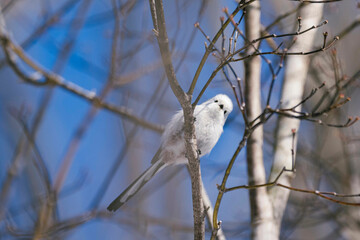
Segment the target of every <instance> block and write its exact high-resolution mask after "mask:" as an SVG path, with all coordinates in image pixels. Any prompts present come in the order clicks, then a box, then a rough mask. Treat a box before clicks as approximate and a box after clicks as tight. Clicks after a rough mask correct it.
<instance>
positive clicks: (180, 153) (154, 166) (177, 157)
mask: <svg viewBox="0 0 360 240" xmlns="http://www.w3.org/2000/svg"><path fill="white" fill-rule="evenodd" d="M232 110H233V104H232V101H231V100H230V98H229V97H228V96H227V95H225V94H218V95H216V96H215V97H213V98H211V99H209V100H207V101H205V102H203V103H202V104H200V105H196V106H195V109H194V120H195V122H194V125H195V135H196V140H197V148H198V153H199V157H202V156H204V155H206V154H209V153H210V152H211V150H212V149H213V147H214V146H215V144H216V143H217V141H218V140H219V138H220V136H221V134H222V132H223V127H224V124H225V122H226V119H227V117H228V116H229V114H230V113H231V112H232ZM178 164H188V160H187V158H186V157H185V140H184V114H183V110H180V111H178V112H177V113H176V114H174V116H173V117H172V118H171V120H170V121H169V123H168V124H167V125H166V127H165V130H164V132H163V134H162V137H161V145H160V148H159V150H158V151H157V152H156V154H155V155H154V157H153V159H152V160H151V166H150V167H149V168H148V169H146V170H145V171H144V172H143V173H142V174H141V175H140V176H139V177H138V178H136V179H135V180H134V181H133V182H132V183H131V184H130V185H129V186H128V187H127V188H126V189H125V190H124V191H123V192H122V193H121V194H120V195H119V196H118V197H117V198H116V199H115V200H113V201H112V202H111V203H110V205H109V206H108V207H107V210H108V211H112V212H115V211H116V210H118V209H119V208H120V207H121V206H122V205H123V204H124V203H126V202H127V201H128V200H129V199H130V198H132V197H133V196H134V195H135V194H136V193H137V192H138V191H139V190H140V189H141V188H142V187H143V186H144V185H145V184H146V183H147V182H148V181H149V180H150V179H151V178H152V177H153V176H155V175H156V174H157V173H159V172H160V171H161V170H163V169H164V168H165V167H168V166H171V165H178Z"/></svg>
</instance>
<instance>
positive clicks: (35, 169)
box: [0, 0, 360, 239]
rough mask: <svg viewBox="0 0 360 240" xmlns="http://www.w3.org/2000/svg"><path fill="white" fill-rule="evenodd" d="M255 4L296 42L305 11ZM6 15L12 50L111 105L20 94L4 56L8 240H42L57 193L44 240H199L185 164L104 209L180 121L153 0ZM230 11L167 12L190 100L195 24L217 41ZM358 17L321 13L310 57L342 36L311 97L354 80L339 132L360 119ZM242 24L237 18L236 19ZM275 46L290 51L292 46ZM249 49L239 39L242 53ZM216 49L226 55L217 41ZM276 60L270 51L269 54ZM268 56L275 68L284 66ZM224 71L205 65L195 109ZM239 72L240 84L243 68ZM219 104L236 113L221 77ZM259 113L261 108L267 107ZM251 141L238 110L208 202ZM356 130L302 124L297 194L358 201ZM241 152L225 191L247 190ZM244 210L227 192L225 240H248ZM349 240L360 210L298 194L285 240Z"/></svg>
mask: <svg viewBox="0 0 360 240" xmlns="http://www.w3.org/2000/svg"><path fill="white" fill-rule="evenodd" d="M260 2H261V10H262V24H263V26H264V27H266V26H268V25H269V24H271V23H273V22H274V21H275V20H276V19H277V18H278V17H279V16H282V15H283V14H286V13H289V12H291V11H292V14H289V16H288V17H285V18H282V19H281V21H278V22H276V25H275V26H274V27H273V28H271V29H270V30H269V32H270V33H276V34H281V33H288V32H293V31H295V30H296V28H297V25H296V24H297V11H296V9H297V8H299V4H300V3H299V2H297V1H289V0H268V1H260ZM0 6H1V8H2V12H3V16H4V19H5V22H6V28H7V30H8V33H9V34H10V36H11V39H12V40H13V41H14V42H15V43H17V44H18V45H20V46H21V47H22V48H23V49H24V51H25V52H26V54H27V55H28V56H30V57H31V60H32V61H34V62H36V63H37V64H39V65H41V66H43V68H45V69H47V70H48V71H51V72H54V73H56V74H58V75H60V76H62V78H63V81H66V82H69V83H73V84H75V85H76V86H78V89H80V90H79V92H85V93H86V94H90V95H91V94H96V95H97V96H100V97H101V99H103V102H106V103H108V104H110V105H111V106H112V107H113V108H109V107H104V106H98V107H97V106H96V104H94V103H93V102H91V101H89V99H86V98H85V97H84V96H79V94H77V93H74V92H70V91H68V90H66V89H65V88H63V87H59V86H54V85H51V84H44V85H39V86H37V85H35V84H32V83H29V82H25V81H23V80H22V79H21V78H19V77H18V75H17V74H16V73H14V71H13V69H12V68H10V67H9V65H8V64H7V62H6V60H5V56H4V53H3V51H2V52H1V55H0V67H1V68H0V153H1V155H0V156H1V161H0V186H1V189H0V192H1V193H0V196H1V198H0V200H1V203H2V205H1V206H0V208H1V211H0V213H1V214H0V238H1V239H23V238H24V239H26V238H33V237H34V232H36V229H38V228H39V222H40V221H39V219H41V218H42V217H43V216H42V215H41V213H42V211H41V209H42V208H43V207H45V206H46V203H47V200H48V199H49V198H51V197H52V195H51V191H52V190H51V189H53V188H56V189H57V190H58V196H57V201H56V204H57V205H56V207H55V208H54V212H52V213H51V215H52V217H51V218H50V219H51V221H50V222H49V226H50V228H49V230H48V232H47V234H48V235H47V237H48V238H49V239H101V238H102V239H190V238H192V231H193V230H192V227H193V224H192V223H193V217H192V202H191V201H192V200H191V183H190V178H189V174H188V172H187V170H186V168H185V167H183V166H178V167H174V168H169V169H166V170H164V171H163V172H161V173H160V174H159V175H158V176H156V177H155V178H154V180H152V181H151V182H149V184H148V185H147V186H146V187H144V188H143V189H142V190H141V191H140V192H139V193H138V194H137V196H135V197H134V198H133V199H131V200H130V201H129V202H128V203H127V204H126V205H124V206H123V207H122V208H121V209H120V210H119V211H118V212H116V213H115V214H112V213H108V212H107V211H106V207H107V205H108V204H109V203H110V202H111V201H112V200H113V199H114V198H115V197H116V196H117V195H118V194H119V193H120V192H121V191H122V190H123V189H125V188H126V187H127V186H128V184H130V183H131V182H132V181H133V180H134V179H135V178H136V177H137V176H138V175H139V174H140V173H142V171H143V170H145V169H146V168H147V167H148V166H149V165H150V161H151V159H152V157H153V155H154V154H155V152H156V151H157V149H158V147H159V144H160V137H161V129H162V128H163V126H164V125H165V124H166V123H167V122H168V120H169V119H170V118H171V116H172V115H173V114H174V113H175V112H176V111H177V110H179V109H180V105H179V103H178V102H177V100H176V98H175V96H174V94H173V93H172V91H171V89H170V87H169V84H168V82H167V78H166V75H165V73H164V70H163V67H162V62H161V57H160V54H159V49H158V45H157V41H156V37H155V35H154V32H153V31H152V29H153V25H152V19H151V14H150V10H149V3H148V1H137V0H124V1H123V0H121V1H117V0H113V1H111V0H56V1H55V0H33V1H25V0H1V1H0ZM223 7H228V8H229V12H232V11H233V9H234V8H235V7H236V2H234V1H215V0H214V1H205V0H204V1H178V0H176V1H164V8H165V17H166V21H167V22H166V24H167V30H168V35H169V41H170V47H171V51H172V53H173V63H174V66H175V68H176V71H177V72H176V74H177V78H178V80H179V82H180V84H181V86H182V87H183V88H184V89H185V90H187V89H188V88H189V86H190V83H191V81H192V78H193V76H194V73H195V71H196V68H197V66H198V64H199V62H200V60H201V58H202V56H203V54H204V52H205V45H204V42H206V39H205V37H204V36H203V35H202V34H201V32H200V31H199V30H198V29H196V28H195V27H194V23H196V22H199V23H200V27H201V28H202V29H203V30H204V31H205V33H206V34H207V35H208V36H210V38H212V36H214V34H215V33H216V32H217V31H218V29H219V28H220V26H221V22H220V17H222V16H225V14H224V12H223V11H222V9H223ZM358 14H359V9H358V1H356V0H348V1H340V2H333V3H328V4H325V5H324V16H323V20H325V19H326V20H328V21H329V23H328V24H327V25H325V26H324V27H322V28H320V29H319V30H318V33H317V37H316V40H315V42H317V44H315V46H314V48H316V47H319V46H322V41H323V40H322V39H323V36H322V32H324V31H328V32H329V38H333V37H334V36H336V35H338V34H340V33H343V36H342V37H341V39H340V41H338V42H337V44H336V46H335V48H332V49H330V50H328V51H325V52H321V53H318V54H315V55H312V56H311V61H310V62H309V65H310V69H309V73H308V82H307V87H306V89H305V95H307V94H308V93H309V92H310V91H311V89H312V88H313V87H314V86H318V85H320V83H322V82H324V81H326V82H328V83H329V86H331V85H333V84H334V82H336V80H337V79H343V78H344V79H348V78H351V77H353V76H355V79H354V81H352V82H351V84H349V86H347V88H346V89H345V88H344V89H342V90H341V93H343V94H344V95H346V97H351V98H352V101H351V102H350V103H348V104H346V105H345V106H343V107H342V108H340V109H336V110H335V111H333V112H331V113H330V114H329V116H328V117H327V121H329V122H339V123H344V122H346V119H347V117H348V116H357V115H360V113H359V108H358V106H357V103H359V101H360V99H359V97H358V91H359V90H358V87H359V85H358V83H359V82H358V74H357V72H358V71H359V70H360V65H359V61H358V58H359V56H360V54H359V51H360V47H359V44H360V42H359V41H358V39H359V37H360V36H359V33H360V32H359V29H358V28H357V25H358V23H359V20H358ZM239 18H240V15H238V16H236V20H238V19H239ZM317 24H318V23H314V25H317ZM240 28H241V29H243V25H242V24H241V25H240ZM232 31H233V28H231V27H229V28H228V29H227V30H226V31H225V35H226V36H230V35H231V33H232ZM227 39H228V37H227ZM275 41H276V42H277V43H278V44H279V43H280V42H282V41H284V42H285V43H286V42H290V41H291V38H284V39H275ZM242 43H243V41H242V40H240V39H239V41H238V43H237V44H238V46H241V45H242ZM217 46H218V47H219V48H220V46H221V40H219V42H218V45H217ZM226 46H227V41H226ZM270 49H271V47H270V46H269V45H268V43H266V42H265V41H264V44H263V45H262V50H263V51H269V50H270ZM267 58H268V59H269V60H271V61H272V63H273V64H274V66H276V67H277V66H278V64H279V62H280V58H281V57H280V56H275V55H270V56H267ZM18 60H19V59H18V58H16V57H15V61H16V62H17V63H18V66H19V67H20V68H21V69H22V70H23V71H24V72H26V73H28V74H29V75H31V76H36V73H34V69H32V68H30V67H29V66H26V65H25V64H23V63H21V61H18ZM218 64H219V59H218V58H216V57H210V58H209V60H208V61H207V63H206V65H205V67H204V69H203V71H202V73H201V75H200V78H199V81H198V83H197V87H196V88H195V92H194V97H196V96H198V94H199V92H200V90H201V89H202V87H203V86H204V84H205V82H206V81H207V80H208V78H209V76H210V75H211V73H212V71H213V70H214V69H215V68H216V67H217V66H218ZM233 67H234V69H236V72H237V74H238V75H239V76H240V77H242V76H243V64H242V62H238V63H236V64H233ZM285 68H286V66H285ZM334 69H336V72H337V75H336V74H334ZM261 71H262V72H261V76H262V83H263V85H262V89H263V93H264V99H265V97H266V93H267V92H268V88H269V85H270V80H271V74H270V72H269V68H268V66H267V65H266V63H265V62H263V65H262V69H261ZM356 74H357V75H356ZM282 77H283V71H281V72H280V73H279V75H278V77H277V79H276V82H275V86H274V90H273V98H272V101H271V105H272V106H273V107H276V105H277V104H278V102H279V99H280V95H279V94H280V90H281V84H282ZM232 80H233V81H234V83H236V81H235V79H232ZM218 93H225V94H228V95H229V96H230V97H231V98H232V100H233V103H234V106H235V105H236V104H235V103H236V99H235V97H234V95H233V92H232V89H231V87H230V85H229V84H228V82H227V81H226V80H225V78H224V76H223V75H222V74H221V73H219V74H218V75H217V76H216V77H215V79H214V81H213V82H212V83H211V84H210V87H209V88H208V89H207V90H206V92H205V94H204V95H203V97H202V98H201V100H200V102H203V101H205V100H207V99H209V98H211V97H213V96H214V95H216V94H218ZM320 96H321V95H320ZM263 103H264V107H265V100H263ZM312 104H315V101H314V102H313V101H312V99H311V100H310V101H308V102H306V104H305V106H304V107H305V109H307V107H308V108H309V109H310V108H312V107H313V105H312ZM114 108H115V109H120V110H124V109H126V111H128V112H129V113H130V115H132V116H136V119H140V120H135V121H134V118H131V117H130V118H129V117H125V116H124V114H120V113H119V111H117V110H114ZM120 112H121V111H120ZM276 119H277V118H276V116H274V117H273V118H271V119H270V120H269V121H268V122H267V123H266V124H265V125H264V134H265V145H264V162H265V166H266V171H267V173H269V171H270V169H271V164H272V159H273V144H274V131H275V127H276ZM147 123H148V124H147ZM243 131H244V123H243V120H242V117H241V114H240V111H239V109H238V108H234V111H233V112H232V113H231V115H230V116H229V118H228V121H227V123H226V125H225V127H224V133H223V135H222V136H221V138H220V140H219V142H218V144H217V145H216V146H215V148H214V149H213V151H212V152H211V153H210V154H209V155H208V156H205V157H203V158H202V159H201V170H202V177H203V181H204V186H205V188H206V189H207V191H208V194H209V197H210V200H211V201H212V202H213V203H214V201H215V200H216V197H217V193H218V190H217V188H216V184H220V183H221V181H222V177H223V174H224V171H225V168H226V166H227V164H228V161H229V160H230V158H231V156H232V155H233V153H234V151H235V149H236V147H237V146H238V143H239V141H240V140H241V138H242V135H243ZM358 132H359V128H358V124H355V125H353V126H351V127H349V128H330V127H326V126H320V125H316V124H314V123H310V122H302V124H301V127H300V129H299V131H298V138H299V139H298V146H297V163H296V164H297V166H296V168H297V176H296V178H295V179H294V180H293V184H294V186H297V187H303V188H308V189H321V190H326V191H335V192H339V193H360V172H359V169H360V168H359V165H358V164H359V162H360V161H359V156H360V155H359V148H358V147H357V146H358V141H359V139H360V138H359V133H358ZM289 148H290V146H289ZM245 154H246V152H245V151H242V152H241V154H240V155H239V156H238V158H237V161H236V162H235V165H234V168H233V169H232V173H231V175H230V178H229V181H228V183H227V186H235V185H242V184H246V183H247V181H248V179H247V172H246V161H245ZM248 199H249V198H248V191H247V190H239V191H234V192H230V193H227V194H225V197H224V199H223V201H222V205H221V208H220V213H219V216H218V217H219V219H220V220H222V222H223V225H222V226H223V230H224V232H225V236H226V237H227V238H228V239H249V237H250V232H251V225H250V209H249V200H248ZM348 228H351V230H349V229H348ZM347 231H355V232H357V231H360V212H359V211H358V210H354V207H349V206H342V205H337V204H335V203H332V202H326V201H325V200H322V199H319V198H317V197H314V196H309V195H305V194H302V193H291V195H290V199H289V202H288V205H287V208H286V211H285V216H284V219H283V225H282V231H281V239H304V236H312V238H311V239H355V238H351V237H349V236H350V235H348V234H347V233H346V232H347ZM209 236H210V233H209V232H208V233H207V237H209Z"/></svg>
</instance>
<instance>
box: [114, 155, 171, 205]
mask: <svg viewBox="0 0 360 240" xmlns="http://www.w3.org/2000/svg"><path fill="white" fill-rule="evenodd" d="M165 166H166V164H165V163H163V162H162V161H156V162H155V163H153V164H152V165H151V166H150V167H149V168H148V169H146V170H145V172H143V173H142V174H141V175H140V176H139V177H138V178H137V179H136V180H135V181H133V182H132V183H131V184H130V186H128V187H127V188H126V189H125V190H124V191H123V192H122V193H121V194H120V195H119V196H118V197H117V198H116V199H115V200H114V201H112V202H111V203H110V205H109V206H108V207H107V210H109V211H113V212H115V211H116V210H118V209H119V208H120V207H121V206H122V205H123V204H124V203H126V202H127V201H128V200H129V199H130V198H131V197H132V196H134V195H135V194H136V193H137V192H138V191H139V190H140V189H141V188H142V187H143V186H144V185H145V184H146V183H147V182H148V181H149V180H150V179H151V178H152V177H153V176H154V175H155V174H156V173H158V172H159V171H160V170H162V169H163V168H164V167H165Z"/></svg>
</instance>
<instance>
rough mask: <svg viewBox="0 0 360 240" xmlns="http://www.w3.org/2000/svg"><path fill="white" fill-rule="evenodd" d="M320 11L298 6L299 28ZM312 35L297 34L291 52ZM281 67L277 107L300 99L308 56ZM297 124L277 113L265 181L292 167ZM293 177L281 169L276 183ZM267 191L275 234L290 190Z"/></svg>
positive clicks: (313, 20) (306, 44) (310, 40)
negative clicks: (293, 140)
mask: <svg viewBox="0 0 360 240" xmlns="http://www.w3.org/2000/svg"><path fill="white" fill-rule="evenodd" d="M322 13H323V4H322V3H316V4H307V6H304V7H303V8H301V9H300V11H299V17H301V19H302V20H301V23H302V29H306V28H308V27H311V26H313V25H317V24H319V22H320V21H321V18H322ZM316 34H317V31H316V30H313V31H309V32H307V33H305V34H302V35H301V36H298V39H297V40H296V42H295V43H294V45H293V46H292V48H291V51H294V52H297V51H303V52H306V51H309V50H311V46H313V45H314V44H313V42H314V38H315V36H316ZM285 66H286V69H285V76H284V83H283V87H282V92H281V106H280V108H290V107H293V106H294V105H296V104H298V103H299V102H300V101H301V100H302V97H303V92H304V86H305V81H306V77H307V73H308V69H309V57H308V56H300V55H295V56H288V57H287V58H286V61H285ZM296 110H297V111H300V110H301V106H299V107H298V108H297V109H296ZM299 126H300V121H299V120H298V119H295V118H286V117H282V116H279V118H278V121H277V128H276V137H275V141H276V142H275V145H274V162H273V165H272V169H271V173H270V180H269V181H273V180H274V179H275V178H276V177H277V176H278V175H279V173H280V171H281V170H282V169H283V168H284V167H285V168H286V169H292V164H293V163H292V153H291V146H292V129H295V130H296V131H297V130H298V129H299ZM296 140H297V137H296V136H295V143H296ZM295 145H296V144H295ZM294 154H295V153H294ZM293 177H294V173H292V172H284V174H283V175H282V176H281V178H280V180H279V183H282V184H285V185H287V186H290V185H291V180H292V178H293ZM268 193H269V196H270V199H271V202H272V206H273V213H274V219H275V223H276V231H275V232H276V233H277V234H279V232H280V227H281V220H282V217H283V214H284V211H285V208H286V204H287V200H288V197H289V193H290V191H289V190H287V189H284V188H278V187H272V188H270V189H269V190H268Z"/></svg>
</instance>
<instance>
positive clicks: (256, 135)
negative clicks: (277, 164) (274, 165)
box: [244, 1, 278, 240]
mask: <svg viewBox="0 0 360 240" xmlns="http://www.w3.org/2000/svg"><path fill="white" fill-rule="evenodd" d="M260 28H261V22H260V2H259V1H255V2H254V3H253V4H251V5H250V6H249V7H247V8H246V14H245V35H246V38H247V39H248V40H249V41H252V40H254V39H257V38H259V37H260V31H261V29H260ZM254 47H256V48H257V47H258V45H255V46H250V47H249V49H248V50H247V54H251V53H253V52H254V51H255V49H254ZM244 64H245V102H246V114H247V117H248V119H249V121H252V120H254V119H255V118H256V117H258V116H259V115H260V114H261V112H262V108H261V58H260V57H259V56H256V57H252V58H250V59H248V60H245V62H244ZM262 147H263V127H262V126H259V127H257V129H256V130H255V131H254V132H253V133H252V134H251V135H250V137H249V140H248V143H247V168H248V178H249V180H248V181H249V185H255V184H262V183H265V182H266V174H265V168H264V161H263V149H262ZM249 195H250V206H251V225H252V234H251V236H252V239H264V236H266V239H269V240H271V239H277V235H278V234H277V233H276V232H274V229H275V228H274V222H273V213H272V206H271V202H270V199H269V197H268V194H267V191H266V189H265V188H256V189H251V190H250V191H249Z"/></svg>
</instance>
